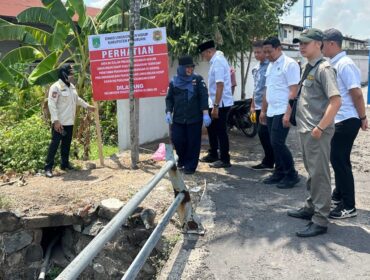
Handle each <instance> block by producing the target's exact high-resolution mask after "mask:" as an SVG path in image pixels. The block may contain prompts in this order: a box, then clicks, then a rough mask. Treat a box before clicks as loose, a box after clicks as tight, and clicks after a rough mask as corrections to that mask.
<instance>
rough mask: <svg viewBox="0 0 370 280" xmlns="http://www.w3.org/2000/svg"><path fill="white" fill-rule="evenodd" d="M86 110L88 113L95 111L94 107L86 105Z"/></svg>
mask: <svg viewBox="0 0 370 280" xmlns="http://www.w3.org/2000/svg"><path fill="white" fill-rule="evenodd" d="M87 110H88V111H89V112H94V111H95V107H94V106H92V105H88V106H87Z"/></svg>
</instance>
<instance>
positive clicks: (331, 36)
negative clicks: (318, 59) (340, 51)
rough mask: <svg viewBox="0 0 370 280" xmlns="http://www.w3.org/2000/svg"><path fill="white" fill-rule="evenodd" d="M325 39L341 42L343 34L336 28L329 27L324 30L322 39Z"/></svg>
mask: <svg viewBox="0 0 370 280" xmlns="http://www.w3.org/2000/svg"><path fill="white" fill-rule="evenodd" d="M323 40H325V41H335V42H342V41H343V35H342V32H340V31H339V30H338V29H335V28H330V29H328V30H325V31H324V39H323Z"/></svg>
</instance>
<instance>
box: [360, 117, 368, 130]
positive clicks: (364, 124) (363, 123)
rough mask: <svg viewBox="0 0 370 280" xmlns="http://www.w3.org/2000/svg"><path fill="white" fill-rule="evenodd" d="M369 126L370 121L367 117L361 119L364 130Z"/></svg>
mask: <svg viewBox="0 0 370 280" xmlns="http://www.w3.org/2000/svg"><path fill="white" fill-rule="evenodd" d="M368 128H369V123H368V121H367V118H365V119H364V120H362V121H361V129H362V130H363V131H366V130H367V129H368Z"/></svg>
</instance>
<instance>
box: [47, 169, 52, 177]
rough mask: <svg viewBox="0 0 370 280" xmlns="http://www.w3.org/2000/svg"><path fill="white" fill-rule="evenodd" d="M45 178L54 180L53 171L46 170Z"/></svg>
mask: <svg viewBox="0 0 370 280" xmlns="http://www.w3.org/2000/svg"><path fill="white" fill-rule="evenodd" d="M45 177H47V178H53V172H51V170H45Z"/></svg>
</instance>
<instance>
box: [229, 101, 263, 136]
mask: <svg viewBox="0 0 370 280" xmlns="http://www.w3.org/2000/svg"><path fill="white" fill-rule="evenodd" d="M251 103H252V99H245V100H239V101H235V102H234V105H233V106H232V107H231V108H230V111H229V114H228V116H227V126H228V128H229V129H232V128H233V127H236V128H237V129H239V130H241V131H242V132H243V133H244V134H245V136H247V137H254V136H255V135H256V134H257V123H256V122H254V123H253V122H252V121H251V116H250V113H249V110H250V106H251Z"/></svg>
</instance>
